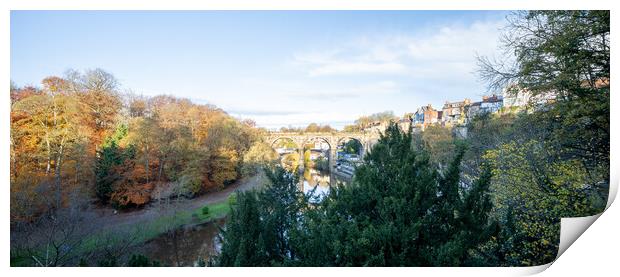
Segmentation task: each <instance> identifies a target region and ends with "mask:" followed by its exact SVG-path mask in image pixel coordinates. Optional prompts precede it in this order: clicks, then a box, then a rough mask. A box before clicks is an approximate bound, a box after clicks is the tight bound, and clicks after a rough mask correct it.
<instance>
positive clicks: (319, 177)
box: [301, 168, 350, 203]
mask: <svg viewBox="0 0 620 277" xmlns="http://www.w3.org/2000/svg"><path fill="white" fill-rule="evenodd" d="M301 177H302V178H301V180H302V181H301V182H302V183H301V191H302V192H303V193H304V194H305V195H308V196H311V198H310V202H311V203H318V202H320V201H321V200H323V198H324V197H325V196H327V195H329V188H330V186H331V184H334V185H336V184H337V183H342V184H344V185H346V184H347V183H348V182H349V180H350V179H349V178H345V177H341V176H339V175H336V174H332V173H330V172H325V171H320V170H316V169H314V168H306V169H305V170H304V172H303V175H302V176H301Z"/></svg>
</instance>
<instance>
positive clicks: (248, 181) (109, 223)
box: [94, 174, 265, 230]
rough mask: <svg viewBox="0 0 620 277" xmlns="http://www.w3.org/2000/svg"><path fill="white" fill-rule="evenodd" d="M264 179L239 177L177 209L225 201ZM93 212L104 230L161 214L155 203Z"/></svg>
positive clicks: (187, 208)
mask: <svg viewBox="0 0 620 277" xmlns="http://www.w3.org/2000/svg"><path fill="white" fill-rule="evenodd" d="M264 180H265V176H264V174H258V175H256V176H253V177H249V178H244V179H241V180H239V181H237V182H236V183H234V184H232V185H230V186H228V187H226V188H225V189H223V190H221V191H217V192H212V193H208V194H206V195H203V196H200V197H197V198H194V199H189V200H185V201H183V202H181V203H179V205H180V207H179V211H193V210H196V209H198V208H200V207H203V206H205V205H207V204H212V203H218V202H221V201H225V200H226V199H228V196H230V194H231V193H233V192H235V191H237V190H239V191H246V190H249V189H252V188H257V187H259V186H261V185H262V184H263V182H264ZM94 212H95V213H96V217H97V221H98V223H99V224H101V226H103V227H104V228H105V229H106V230H113V229H116V228H121V227H124V226H128V225H137V224H140V223H146V222H149V221H151V220H155V219H157V218H159V217H161V214H162V212H161V210H160V208H159V207H157V205H156V204H149V205H147V206H146V207H144V208H143V209H140V210H136V211H131V212H124V213H116V214H115V213H114V209H112V208H99V209H96V210H95V211H94Z"/></svg>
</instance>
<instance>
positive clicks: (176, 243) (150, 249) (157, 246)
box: [142, 218, 226, 266]
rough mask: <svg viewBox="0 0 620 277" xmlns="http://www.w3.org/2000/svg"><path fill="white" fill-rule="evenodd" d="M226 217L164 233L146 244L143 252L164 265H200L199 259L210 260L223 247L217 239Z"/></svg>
mask: <svg viewBox="0 0 620 277" xmlns="http://www.w3.org/2000/svg"><path fill="white" fill-rule="evenodd" d="M225 223H226V219H224V218H223V219H218V220H215V221H211V222H207V223H205V224H201V225H198V226H194V227H190V228H183V229H179V230H177V233H176V237H175V236H174V235H173V234H164V235H161V236H159V237H156V238H155V239H152V240H150V241H148V242H147V243H145V244H144V246H143V251H142V252H143V254H144V255H145V256H147V257H149V258H150V259H152V260H157V261H160V262H161V264H162V266H198V261H199V260H202V261H208V260H209V258H210V257H211V256H212V255H213V254H215V253H217V252H216V251H219V249H220V248H221V245H220V242H219V240H218V239H217V234H218V233H219V227H223V226H224V224H225Z"/></svg>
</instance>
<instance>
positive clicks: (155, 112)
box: [11, 69, 261, 221]
mask: <svg viewBox="0 0 620 277" xmlns="http://www.w3.org/2000/svg"><path fill="white" fill-rule="evenodd" d="M42 84H43V86H42V88H40V89H39V88H36V87H25V88H15V87H12V88H11V220H12V221H14V220H32V219H34V218H37V217H38V216H40V215H41V214H44V213H46V212H48V211H50V210H53V209H58V208H61V207H64V206H68V205H70V204H72V202H75V201H77V199H93V200H96V201H97V202H99V203H100V204H104V205H105V204H110V205H112V206H114V207H116V208H127V207H135V206H141V205H144V204H146V203H148V202H149V201H150V200H151V199H153V198H156V197H166V195H167V194H170V193H171V192H170V188H169V187H168V184H169V183H170V182H175V183H179V184H180V185H181V186H180V189H182V190H183V192H182V193H183V194H184V195H187V196H193V195H196V194H201V193H204V192H208V191H212V190H217V189H221V188H222V187H224V186H226V185H228V184H230V183H231V182H234V181H235V180H237V179H238V178H240V177H241V173H242V172H243V171H244V170H245V172H246V173H247V172H251V171H252V169H251V168H245V169H244V166H243V165H244V164H245V165H246V167H248V166H249V167H251V165H252V159H255V158H256V157H254V156H256V155H258V154H256V153H253V152H256V151H257V149H258V150H260V148H261V145H260V143H259V140H258V138H259V137H260V131H259V130H258V129H257V128H255V127H254V123H253V122H252V121H249V120H248V121H239V120H237V119H235V118H233V117H231V116H229V115H228V114H226V113H225V112H224V111H222V110H220V109H218V108H216V107H213V106H210V105H197V104H194V103H192V102H191V101H189V100H187V99H178V98H174V97H171V96H157V97H150V98H149V97H140V96H134V95H121V94H120V93H119V92H118V87H119V84H118V82H117V81H116V79H115V78H114V77H113V76H112V75H111V74H109V73H107V72H104V71H102V70H99V69H96V70H89V71H86V72H84V73H80V72H75V71H70V72H68V73H67V74H66V76H64V77H62V78H60V77H48V78H46V79H44V80H43V81H42ZM246 154H248V155H246ZM244 160H245V161H246V162H245V163H244Z"/></svg>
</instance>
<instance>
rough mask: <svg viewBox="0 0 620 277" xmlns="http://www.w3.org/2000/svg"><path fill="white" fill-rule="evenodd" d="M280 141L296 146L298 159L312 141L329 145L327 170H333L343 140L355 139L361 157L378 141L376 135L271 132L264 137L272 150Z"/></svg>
mask: <svg viewBox="0 0 620 277" xmlns="http://www.w3.org/2000/svg"><path fill="white" fill-rule="evenodd" d="M280 139H288V140H291V141H293V142H294V143H295V144H296V145H297V149H296V150H297V151H298V152H299V154H300V157H303V151H304V149H303V148H304V145H305V144H306V143H307V142H309V141H312V140H316V139H321V140H324V141H325V142H326V143H327V144H328V145H329V168H330V169H331V168H333V167H334V165H335V164H336V159H335V157H336V149H337V147H338V144H340V142H342V141H344V140H345V139H355V140H357V141H359V142H360V143H361V144H362V157H363V156H364V155H365V154H366V153H367V152H368V151H369V150H370V149H371V148H372V146H373V145H375V144H376V143H377V141H378V140H379V135H378V134H366V133H281V132H273V133H269V134H268V135H267V136H266V140H267V143H269V145H270V146H271V147H272V148H273V145H274V144H275V142H276V141H278V140H280Z"/></svg>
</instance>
